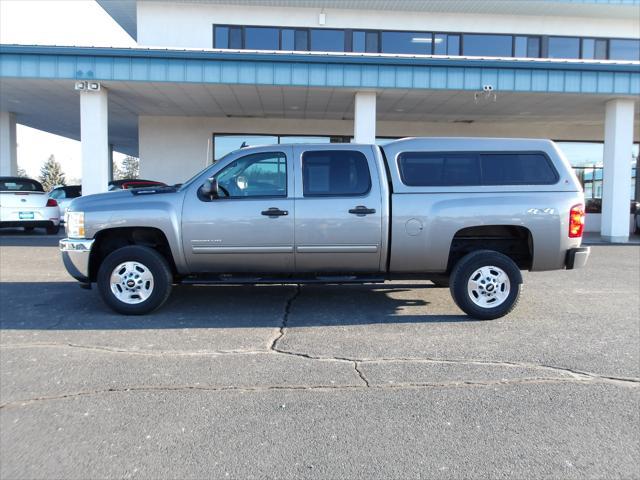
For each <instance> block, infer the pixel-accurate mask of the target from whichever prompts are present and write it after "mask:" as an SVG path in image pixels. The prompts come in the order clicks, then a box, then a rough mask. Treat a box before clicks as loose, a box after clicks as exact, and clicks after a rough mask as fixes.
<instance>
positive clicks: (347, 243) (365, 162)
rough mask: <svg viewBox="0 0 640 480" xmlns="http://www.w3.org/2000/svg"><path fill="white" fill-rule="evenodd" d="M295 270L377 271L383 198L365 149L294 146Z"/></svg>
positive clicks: (380, 244) (319, 271) (372, 162)
mask: <svg viewBox="0 0 640 480" xmlns="http://www.w3.org/2000/svg"><path fill="white" fill-rule="evenodd" d="M294 157H295V160H296V165H297V166H299V168H297V171H299V172H301V174H299V175H297V177H298V178H297V179H296V182H297V184H296V189H297V191H298V192H300V193H299V194H298V195H297V197H296V212H295V239H296V241H295V245H296V250H295V261H296V271H297V272H300V273H302V272H318V273H322V272H336V273H337V272H341V273H352V272H368V273H375V272H379V271H380V255H381V249H382V213H381V210H382V199H381V191H380V182H379V177H378V172H377V168H376V164H375V162H374V159H373V156H372V154H371V152H370V151H369V150H366V149H363V147H356V146H346V145H341V146H340V149H339V150H336V149H335V146H334V147H331V146H329V145H328V146H326V147H324V146H314V147H306V148H305V147H304V146H297V147H294Z"/></svg>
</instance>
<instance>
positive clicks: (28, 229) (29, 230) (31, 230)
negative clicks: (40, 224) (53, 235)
mask: <svg viewBox="0 0 640 480" xmlns="http://www.w3.org/2000/svg"><path fill="white" fill-rule="evenodd" d="M34 229H35V227H24V231H25V232H28V233H31V232H33V230H34Z"/></svg>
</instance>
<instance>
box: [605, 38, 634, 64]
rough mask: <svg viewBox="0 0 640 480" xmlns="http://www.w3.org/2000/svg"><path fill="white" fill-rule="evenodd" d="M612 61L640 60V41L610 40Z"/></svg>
mask: <svg viewBox="0 0 640 480" xmlns="http://www.w3.org/2000/svg"><path fill="white" fill-rule="evenodd" d="M609 49H610V50H609V58H611V59H612V60H634V61H636V62H637V61H639V60H640V40H613V39H612V40H609Z"/></svg>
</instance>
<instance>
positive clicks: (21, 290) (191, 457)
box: [0, 232, 640, 479]
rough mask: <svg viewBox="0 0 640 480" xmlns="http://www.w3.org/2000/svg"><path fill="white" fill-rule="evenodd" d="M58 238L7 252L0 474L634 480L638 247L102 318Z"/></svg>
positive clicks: (286, 289)
mask: <svg viewBox="0 0 640 480" xmlns="http://www.w3.org/2000/svg"><path fill="white" fill-rule="evenodd" d="M56 244H57V239H56V238H54V237H47V236H44V235H32V236H25V235H22V234H20V233H12V232H7V233H4V234H2V235H1V236H0V477H1V478H3V479H11V478H30V479H35V478H113V477H120V478H158V477H163V478H203V477H208V478H241V479H246V478H332V479H333V478H335V479H339V478H340V479H341V478H363V479H364V478H367V479H369V478H402V479H407V478H580V479H582V478H602V477H607V478H638V477H639V476H640V354H639V352H640V320H639V319H640V311H639V310H640V300H639V298H640V297H639V296H640V293H639V292H640V247H639V246H596V247H594V249H593V253H592V258H591V260H590V263H589V265H588V268H586V269H583V270H578V271H569V272H545V273H535V274H525V282H526V286H525V292H524V296H523V299H522V300H521V303H520V305H519V307H518V309H517V310H516V311H515V312H514V313H512V314H511V315H510V316H508V317H505V318H502V319H499V320H494V321H474V320H471V319H469V318H467V317H465V316H463V315H461V312H460V311H459V310H458V309H457V308H456V307H455V305H454V304H453V302H452V300H451V299H450V296H449V293H448V290H446V289H436V288H432V287H431V284H430V283H429V282H423V283H419V284H417V285H412V284H408V283H406V282H393V283H389V284H385V285H375V286H374V285H366V286H302V287H297V286H295V285H292V286H259V287H249V286H241V287H234V286H221V287H177V288H175V289H174V293H173V295H172V297H171V299H170V300H169V302H168V303H167V305H166V306H165V307H164V308H163V309H162V310H160V311H159V312H157V313H155V314H153V315H151V316H146V317H135V318H133V317H123V316H118V315H115V314H112V313H111V312H110V311H109V310H107V308H106V307H105V306H104V305H103V304H102V302H101V301H100V299H99V298H98V294H97V291H96V290H95V289H94V290H91V291H86V290H82V289H80V288H78V286H77V285H76V284H75V283H74V281H72V279H71V278H70V277H68V275H67V274H66V272H65V271H64V268H63V266H62V264H61V261H60V258H59V255H58V252H57V248H56Z"/></svg>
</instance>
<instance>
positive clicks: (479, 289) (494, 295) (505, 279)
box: [467, 265, 511, 308]
mask: <svg viewBox="0 0 640 480" xmlns="http://www.w3.org/2000/svg"><path fill="white" fill-rule="evenodd" d="M510 291H511V282H509V276H508V275H507V274H506V273H505V272H504V270H502V269H501V268H498V267H494V266H490V265H489V266H486V267H480V268H479V269H477V270H476V271H475V272H473V274H472V275H471V276H470V277H469V281H468V282H467V293H468V294H469V298H470V299H471V301H473V303H475V304H476V305H478V306H479V307H482V308H493V307H497V306H498V305H502V304H503V303H504V301H505V300H506V299H507V297H508V296H509V292H510Z"/></svg>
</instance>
